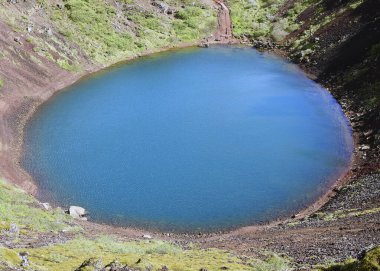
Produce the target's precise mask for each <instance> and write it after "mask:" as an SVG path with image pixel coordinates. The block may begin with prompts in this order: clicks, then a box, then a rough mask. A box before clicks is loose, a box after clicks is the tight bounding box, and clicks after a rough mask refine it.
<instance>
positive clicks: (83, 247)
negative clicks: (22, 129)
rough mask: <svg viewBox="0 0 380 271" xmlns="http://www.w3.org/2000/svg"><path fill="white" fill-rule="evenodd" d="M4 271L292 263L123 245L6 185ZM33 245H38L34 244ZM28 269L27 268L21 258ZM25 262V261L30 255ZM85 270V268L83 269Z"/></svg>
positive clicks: (0, 206) (0, 195)
mask: <svg viewBox="0 0 380 271" xmlns="http://www.w3.org/2000/svg"><path fill="white" fill-rule="evenodd" d="M0 221H1V224H0V226H1V227H0V232H1V234H0V244H1V245H0V269H1V270H4V269H6V270H13V269H16V268H17V270H20V269H21V270H41V271H44V270H60V271H65V270H75V269H76V268H78V267H80V266H81V265H83V266H84V267H86V268H87V269H85V268H84V267H83V270H94V269H95V268H96V267H98V268H100V267H104V266H106V265H109V264H110V263H112V262H115V261H116V262H118V263H119V265H121V266H124V265H128V266H129V267H131V268H134V269H136V270H158V269H159V268H161V267H162V266H166V267H167V268H169V270H197V271H198V270H200V269H201V268H205V269H207V270H220V269H221V268H228V269H230V270H253V271H255V270H268V271H271V270H273V271H277V270H278V271H281V270H283V271H285V270H288V269H289V267H288V263H287V260H285V259H283V258H281V257H278V256H276V255H274V254H269V253H268V254H267V257H266V259H264V260H259V259H253V258H249V257H242V256H237V255H234V254H233V253H230V252H226V251H223V250H218V249H201V248H198V247H196V246H194V245H191V244H190V245H187V246H186V247H182V246H179V245H177V244H174V243H171V242H167V241H159V240H153V239H152V240H145V239H144V240H140V239H136V240H128V241H122V240H118V239H117V237H114V236H112V235H102V234H100V233H99V234H98V235H94V236H91V237H89V236H88V235H86V231H85V230H84V229H83V228H81V227H79V226H77V225H76V223H75V221H73V219H72V218H71V217H70V216H69V215H67V214H65V213H64V212H63V211H62V210H61V209H59V208H58V209H50V210H46V209H43V208H42V206H41V204H40V203H38V202H37V201H36V200H35V199H34V198H33V197H31V196H29V195H27V194H26V193H24V192H23V191H22V190H20V189H18V188H15V187H14V186H13V185H10V184H8V183H6V182H5V181H1V182H0ZM31 244H32V245H31ZM20 255H21V256H22V255H26V259H27V262H28V264H27V265H25V262H24V265H25V266H21V264H22V262H23V261H22V259H21V256H20ZM24 257H25V256H24ZM81 270H82V269H81Z"/></svg>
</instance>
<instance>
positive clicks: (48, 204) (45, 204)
mask: <svg viewBox="0 0 380 271" xmlns="http://www.w3.org/2000/svg"><path fill="white" fill-rule="evenodd" d="M41 206H42V207H43V208H44V209H45V210H50V209H51V206H50V203H49V202H42V203H41Z"/></svg>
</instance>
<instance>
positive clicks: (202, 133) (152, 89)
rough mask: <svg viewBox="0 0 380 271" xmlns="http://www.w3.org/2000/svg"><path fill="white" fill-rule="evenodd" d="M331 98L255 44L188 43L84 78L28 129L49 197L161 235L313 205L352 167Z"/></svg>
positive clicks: (344, 129) (30, 165) (28, 162)
mask: <svg viewBox="0 0 380 271" xmlns="http://www.w3.org/2000/svg"><path fill="white" fill-rule="evenodd" d="M352 144H353V143H352V137H351V131H350V127H349V126H348V124H347V120H346V119H345V117H344V115H343V113H342V111H341V108H340V107H339V105H338V104H337V102H336V101H335V100H334V99H333V98H332V97H331V95H330V94H329V93H328V92H327V91H326V90H324V89H322V88H321V87H320V86H318V85H317V84H315V83H314V82H312V81H311V80H309V79H307V78H306V77H305V75H304V74H303V73H301V72H300V71H299V70H297V68H295V67H294V66H293V65H291V64H289V63H287V62H285V61H283V60H280V59H278V58H276V57H273V56H269V55H263V54H261V53H258V52H257V51H255V50H253V49H250V48H238V47H212V48H209V49H197V48H192V49H184V50H179V51H173V52H169V53H162V54H157V55H154V56H150V57H144V58H141V59H139V60H137V61H133V62H130V63H128V64H125V65H121V66H118V67H115V68H112V69H109V70H107V71H104V72H102V73H99V74H96V75H93V76H91V77H89V78H86V79H85V80H81V81H80V82H78V83H76V84H75V85H73V86H71V87H70V88H68V89H67V90H66V91H64V92H61V93H60V94H59V95H56V96H55V97H54V98H52V99H51V100H50V101H49V102H48V103H46V104H44V105H43V106H42V107H40V109H39V110H38V111H37V113H36V114H35V115H34V117H33V118H32V120H31V121H30V122H29V124H28V126H27V129H26V138H25V144H24V145H25V156H24V158H23V161H22V163H23V165H24V167H25V168H26V169H27V170H28V172H30V173H31V175H32V176H33V177H34V178H35V180H36V181H37V183H38V185H39V187H40V197H41V198H42V200H49V201H51V202H55V203H58V204H60V205H80V206H83V207H84V208H86V209H87V210H88V211H89V212H90V214H91V219H92V220H95V221H99V222H107V223H114V224H119V225H125V226H136V227H147V228H155V229H160V230H175V231H197V230H220V229H230V228H235V227H239V226H243V225H248V224H250V223H258V222H262V221H268V220H270V219H274V218H278V217H281V216H284V215H290V214H292V213H294V212H296V211H297V210H299V209H300V208H303V207H305V205H307V204H309V203H310V202H312V201H313V200H315V199H316V198H317V197H319V196H320V195H321V194H322V193H324V192H325V191H326V189H327V188H328V187H329V186H330V185H331V184H332V182H334V181H335V180H336V178H338V176H339V175H340V174H342V173H343V172H344V171H345V169H346V167H347V166H348V164H349V161H350V157H351V152H352Z"/></svg>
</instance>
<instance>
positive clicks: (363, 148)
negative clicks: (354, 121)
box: [359, 145, 371, 151]
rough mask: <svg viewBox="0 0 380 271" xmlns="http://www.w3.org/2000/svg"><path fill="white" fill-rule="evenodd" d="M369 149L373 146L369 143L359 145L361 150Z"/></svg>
mask: <svg viewBox="0 0 380 271" xmlns="http://www.w3.org/2000/svg"><path fill="white" fill-rule="evenodd" d="M369 149H371V147H370V146H369V145H361V146H360V147H359V150H361V151H367V150H369Z"/></svg>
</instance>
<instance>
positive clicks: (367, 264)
mask: <svg viewBox="0 0 380 271" xmlns="http://www.w3.org/2000/svg"><path fill="white" fill-rule="evenodd" d="M319 270H321V271H378V270H380V247H376V248H373V249H371V250H369V251H368V252H366V253H365V255H364V257H363V258H362V259H360V260H354V259H348V260H347V261H345V262H344V263H340V264H333V265H331V266H329V267H322V268H320V269H319Z"/></svg>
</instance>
